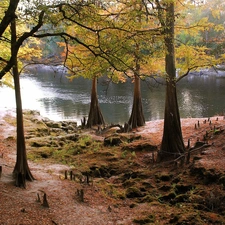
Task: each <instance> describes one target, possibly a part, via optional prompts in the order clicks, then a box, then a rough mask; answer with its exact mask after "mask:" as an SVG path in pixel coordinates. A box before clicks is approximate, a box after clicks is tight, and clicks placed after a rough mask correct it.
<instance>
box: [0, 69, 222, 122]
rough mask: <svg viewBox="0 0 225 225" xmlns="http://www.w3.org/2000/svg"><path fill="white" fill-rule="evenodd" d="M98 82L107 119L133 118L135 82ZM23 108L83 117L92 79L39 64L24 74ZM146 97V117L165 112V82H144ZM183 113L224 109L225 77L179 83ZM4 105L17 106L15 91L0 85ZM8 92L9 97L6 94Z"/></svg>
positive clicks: (157, 116) (201, 113) (200, 114)
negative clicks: (70, 76)
mask: <svg viewBox="0 0 225 225" xmlns="http://www.w3.org/2000/svg"><path fill="white" fill-rule="evenodd" d="M102 83H104V82H102V80H101V79H100V80H99V82H98V94H99V103H100V107H101V109H102V113H103V115H104V118H105V120H106V122H107V123H111V122H112V123H124V122H125V121H127V120H128V119H129V116H130V113H131V109H132V101H133V84H132V83H131V82H130V81H129V82H127V83H123V84H110V85H109V86H105V85H102ZM21 87H22V88H21V93H22V100H23V108H24V109H26V108H28V109H36V110H39V111H40V112H41V114H42V115H43V116H46V117H49V118H51V119H53V120H67V119H73V120H76V121H77V122H78V123H80V120H81V119H82V118H83V117H84V116H86V117H87V115H88V112H89V104H90V92H91V81H90V80H87V79H83V78H78V79H75V80H73V81H69V80H68V79H67V78H66V76H65V73H62V72H58V71H53V70H49V69H46V68H43V67H42V68H37V69H33V70H32V71H30V74H25V75H23V76H21ZM141 88H142V101H143V109H144V114H145V118H146V121H148V120H156V119H162V118H163V116H164V103H165V86H163V85H157V87H151V88H149V87H148V85H146V82H142V84H141ZM177 92H178V95H177V96H178V103H179V108H180V115H181V117H184V118H186V117H208V116H213V115H215V114H221V113H223V112H224V104H223V103H224V100H223V99H224V97H223V96H225V79H221V78H220V79H218V78H216V77H215V76H214V77H212V76H193V75H192V76H188V77H186V78H185V79H183V80H181V81H180V82H179V83H178V85H177ZM0 96H1V99H2V100H1V108H5V107H6V108H15V98H14V91H13V90H11V89H9V88H6V87H1V88H0ZM6 96H7V98H6Z"/></svg>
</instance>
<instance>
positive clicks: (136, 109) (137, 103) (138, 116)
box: [128, 75, 145, 129]
mask: <svg viewBox="0 0 225 225" xmlns="http://www.w3.org/2000/svg"><path fill="white" fill-rule="evenodd" d="M128 124H129V126H130V127H131V128H132V129H133V128H137V127H140V126H144V125H145V118H144V113H143V108H142V100H141V87H140V78H139V77H138V76H137V75H135V76H134V97H133V107H132V112H131V116H130V119H129V121H128Z"/></svg>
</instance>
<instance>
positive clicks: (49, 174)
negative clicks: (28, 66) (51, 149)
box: [0, 112, 225, 225]
mask: <svg viewBox="0 0 225 225" xmlns="http://www.w3.org/2000/svg"><path fill="white" fill-rule="evenodd" d="M8 114H10V116H12V117H13V116H15V114H14V113H12V112H1V115H0V156H1V158H0V165H1V166H2V174H1V178H0V225H16V224H18V225H19V224H21V225H22V224H23V225H25V224H26V225H28V224H29V225H31V224H32V225H35V224H36V225H42V224H46V225H48V224H58V225H63V224H65V225H74V224H75V225H89V224H90V225H111V224H112V225H119V224H120V225H122V224H123V225H131V224H156V225H157V224H225V219H224V217H225V209H224V208H225V207H224V205H223V204H224V203H222V202H221V201H224V202H225V187H224V185H225V166H224V163H225V144H224V142H225V139H224V134H225V133H224V132H223V130H224V128H225V120H224V117H222V116H218V117H213V118H210V121H209V120H208V118H186V119H182V130H183V138H184V142H185V145H188V139H189V140H190V145H191V146H192V145H194V144H195V142H196V141H197V140H198V141H201V140H202V139H203V136H204V135H205V134H206V131H207V132H208V131H209V130H214V131H218V135H217V134H215V135H212V136H210V138H209V139H208V140H207V143H206V145H207V146H206V147H204V146H203V147H202V149H203V151H200V152H199V151H198V152H197V153H194V154H193V155H192V156H191V165H190V164H189V165H186V164H185V165H181V166H179V165H178V166H177V165H176V167H174V164H159V163H153V162H152V161H151V160H150V159H151V157H152V153H151V152H148V151H138V152H136V157H135V163H136V164H135V165H136V166H134V164H133V167H130V168H131V171H133V173H134V174H138V171H139V169H140V168H139V166H138V165H140V166H141V167H142V169H143V170H146V171H147V172H146V173H147V176H149V177H147V176H143V178H142V177H141V176H140V177H138V179H139V180H138V182H139V183H141V184H142V186H141V187H140V190H141V191H143V193H145V194H144V195H143V196H142V194H140V195H136V196H135V195H134V196H133V197H129V196H128V194H127V195H126V197H125V198H115V197H113V195H112V194H111V195H110V194H109V193H106V188H105V186H101V182H104V184H105V183H106V184H108V186H107V187H109V186H110V185H111V184H112V183H113V185H114V186H112V185H111V186H110V187H113V188H114V187H115V185H117V187H127V186H126V185H128V187H129V188H130V187H131V185H130V186H129V182H136V181H137V179H136V180H134V178H133V177H132V175H130V177H129V178H127V180H126V181H124V180H123V181H121V183H122V182H123V183H122V185H121V184H120V183H119V182H120V180H121V179H118V177H117V176H116V175H114V176H110V177H107V178H96V179H95V178H93V181H92V183H91V184H81V183H79V182H76V181H71V180H70V179H65V176H64V174H65V170H69V169H70V168H69V166H68V165H65V164H59V163H52V162H51V163H50V162H41V163H36V162H33V161H29V167H30V169H31V172H32V174H33V176H34V177H35V179H36V180H35V181H33V182H27V187H26V189H21V188H17V187H15V186H14V181H13V178H12V172H13V168H14V165H15V160H16V141H15V138H14V137H15V135H16V129H15V126H13V125H11V124H9V123H7V122H6V121H5V120H4V117H5V115H8ZM162 130H163V121H162V120H159V121H151V122H147V123H146V125H145V126H144V127H141V128H138V130H135V131H133V134H134V133H135V134H138V135H141V137H142V138H143V139H142V140H144V141H145V142H149V143H151V144H154V145H159V144H160V141H161V138H162ZM214 133H216V132H214ZM200 149H201V147H200ZM84 157H85V156H84ZM198 157H199V158H198ZM107 163H108V162H106V164H107ZM193 164H194V166H193ZM121 170H122V168H121ZM195 173H196V174H195ZM202 173H203V174H202ZM125 174H126V175H127V174H128V173H125V172H124V174H123V177H125ZM162 174H169V176H168V177H169V178H168V179H167V178H165V177H166V176H164V178H163V176H162ZM170 174H172V175H171V176H170ZM201 174H202V176H201ZM207 174H208V175H207ZM215 174H216V175H215ZM142 175H143V173H142ZM144 175H146V174H144ZM195 175H196V176H195ZM172 176H173V177H172ZM203 176H205V177H206V178H207V180H205V178H204V177H203ZM170 177H172V178H171V179H170ZM103 179H104V181H103ZM175 179H177V180H179V181H175ZM223 179H224V180H223ZM181 181H182V182H181ZM219 181H220V182H219ZM178 184H179V187H183V188H184V189H185V188H187V187H189V186H190V185H191V186H190V187H191V188H189V189H188V190H186V192H185V191H184V192H182V191H180V192H179V193H178V192H176V196H172V195H171V187H172V188H173V187H175V186H176V188H177V189H176V190H178ZM182 185H183V186H182ZM188 185H189V186H188ZM80 190H84V199H83V200H82V197H81V195H80V194H79V193H80ZM114 190H117V191H118V190H119V189H113V191H114ZM169 190H170V191H169ZM107 191H108V189H107ZM78 192H79V193H78ZM44 193H45V194H46V195H47V201H48V204H49V207H45V206H43V196H44ZM146 193H148V194H146ZM38 196H39V197H40V199H39V198H38ZM151 197H152V198H153V197H154V199H152V200H146V199H147V198H148V199H149V198H151ZM178 198H182V200H179V199H178ZM187 198H188V199H187ZM191 198H192V199H191ZM168 199H169V200H168ZM193 199H194V200H193ZM221 204H222V205H221ZM193 205H194V206H193ZM221 210H222V211H221Z"/></svg>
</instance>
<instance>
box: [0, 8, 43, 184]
mask: <svg viewBox="0 0 225 225" xmlns="http://www.w3.org/2000/svg"><path fill="white" fill-rule="evenodd" d="M43 16H44V11H42V12H40V14H39V19H38V23H37V25H35V26H33V28H32V29H31V30H30V31H27V30H26V31H25V32H22V33H21V34H20V35H19V34H18V32H17V30H16V28H17V24H16V21H17V19H16V18H15V17H14V18H13V19H12V20H11V21H10V30H9V31H7V32H9V33H10V37H7V38H6V39H5V38H4V39H2V40H3V41H2V42H1V45H2V44H4V41H5V40H6V43H8V41H7V40H10V42H9V44H10V47H9V48H10V49H11V51H10V53H8V54H7V52H4V53H3V55H2V56H3V57H2V58H1V61H2V64H1V71H0V79H2V78H3V76H4V75H5V74H6V73H8V72H10V71H11V70H12V75H13V79H14V87H15V97H16V113H17V116H16V121H17V158H16V164H15V167H14V171H13V174H14V176H15V181H16V186H19V187H25V186H26V180H29V181H32V180H33V179H34V177H33V176H32V174H31V172H30V169H29V166H28V163H27V156H26V146H25V137H24V127H23V110H22V101H21V93H20V81H19V74H20V73H19V69H18V55H19V54H21V56H22V55H23V57H24V53H25V52H24V50H23V48H22V46H23V44H24V42H25V40H27V39H28V38H29V37H31V36H32V35H33V34H34V33H35V32H36V31H38V29H39V28H40V27H41V26H42V22H43ZM6 29H7V28H6ZM5 35H7V33H5ZM25 49H26V48H25ZM25 51H26V50H25ZM27 51H28V52H29V51H30V49H29V50H27ZM19 52H20V53H19ZM33 53H34V51H33ZM25 55H26V54H25Z"/></svg>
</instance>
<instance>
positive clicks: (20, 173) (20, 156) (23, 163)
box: [11, 20, 34, 188]
mask: <svg viewBox="0 0 225 225" xmlns="http://www.w3.org/2000/svg"><path fill="white" fill-rule="evenodd" d="M15 44H16V22H15V20H13V21H12V22H11V53H12V57H13V78H14V86H15V97H16V122H17V157H16V165H15V167H14V171H13V174H14V177H15V181H16V186H18V187H24V188H25V187H26V180H29V181H32V180H34V177H33V176H32V174H31V172H30V169H29V166H28V163H27V155H26V145H25V137H24V126H23V109H22V100H21V93H20V78H19V72H18V64H17V51H16V49H15Z"/></svg>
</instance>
